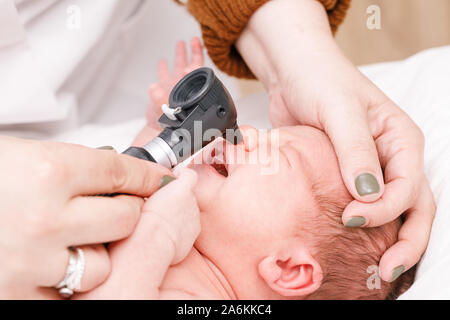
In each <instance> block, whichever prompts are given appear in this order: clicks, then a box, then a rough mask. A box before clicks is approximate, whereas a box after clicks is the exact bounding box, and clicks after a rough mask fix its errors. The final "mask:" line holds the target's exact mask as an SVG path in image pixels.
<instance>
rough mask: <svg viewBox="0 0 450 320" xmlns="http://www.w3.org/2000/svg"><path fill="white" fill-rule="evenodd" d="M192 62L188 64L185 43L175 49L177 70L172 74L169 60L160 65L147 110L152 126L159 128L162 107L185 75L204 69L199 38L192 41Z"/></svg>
mask: <svg viewBox="0 0 450 320" xmlns="http://www.w3.org/2000/svg"><path fill="white" fill-rule="evenodd" d="M191 52H192V54H191V61H190V62H189V63H188V59H187V53H186V44H185V42H184V41H180V42H178V43H177V47H176V49H175V69H174V70H173V73H170V71H169V66H168V63H167V60H165V59H164V60H161V61H160V62H159V65H158V82H157V83H154V84H152V85H150V87H149V89H148V91H149V94H150V105H149V107H148V110H147V122H148V124H149V125H150V126H155V125H156V126H157V122H158V119H159V117H160V116H161V114H162V111H161V106H162V105H163V104H168V102H169V95H170V92H171V91H172V89H173V87H174V86H175V85H176V84H177V83H178V81H180V80H181V79H182V78H183V77H184V76H185V75H187V74H188V73H190V72H192V71H194V70H195V69H198V68H201V67H203V62H204V56H203V46H202V43H201V42H200V40H199V39H198V38H193V39H192V40H191Z"/></svg>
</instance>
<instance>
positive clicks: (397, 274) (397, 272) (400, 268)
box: [389, 265, 405, 282]
mask: <svg viewBox="0 0 450 320" xmlns="http://www.w3.org/2000/svg"><path fill="white" fill-rule="evenodd" d="M404 271H405V266H403V265H399V266H398V267H395V268H394V270H392V278H391V281H389V282H393V281H395V280H396V279H397V278H398V277H400V276H401V274H402V273H403V272H404Z"/></svg>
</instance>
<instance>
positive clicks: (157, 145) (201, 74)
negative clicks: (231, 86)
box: [123, 68, 242, 169]
mask: <svg viewBox="0 0 450 320" xmlns="http://www.w3.org/2000/svg"><path fill="white" fill-rule="evenodd" d="M169 105H170V106H163V111H164V114H163V115H162V116H161V118H160V119H159V123H160V125H161V126H162V128H163V131H162V132H161V133H160V134H159V135H158V136H157V137H156V138H154V139H153V140H152V141H150V142H149V143H147V144H146V145H145V146H144V147H142V148H138V147H130V148H128V149H127V150H125V152H123V153H124V154H127V155H130V156H133V157H136V158H139V159H143V160H148V161H152V162H155V163H158V164H160V165H162V166H164V167H167V168H169V169H171V168H173V167H175V166H176V165H177V164H179V163H181V162H182V161H183V160H185V159H187V158H189V157H190V156H191V155H193V154H194V153H196V152H197V151H199V150H200V149H202V148H203V147H205V146H206V145H207V144H208V143H210V142H211V141H213V140H214V138H217V136H214V135H211V136H210V137H208V131H209V130H211V131H210V132H211V133H213V132H216V133H217V132H220V133H221V134H222V136H223V137H225V138H229V137H230V136H232V140H233V141H230V142H232V143H235V144H237V143H239V142H240V141H241V140H242V136H241V133H240V131H239V128H238V125H237V113H236V108H235V105H234V103H233V100H232V98H231V96H230V94H229V93H228V91H227V89H226V88H225V87H224V85H223V84H222V83H221V82H220V80H219V79H217V77H216V76H215V75H214V72H213V70H211V69H209V68H200V69H197V70H194V71H193V72H191V73H189V74H188V75H186V76H185V77H184V78H183V79H181V80H180V81H179V82H178V84H177V85H176V86H175V87H174V88H173V90H172V92H171V94H170V98H169ZM212 129H214V130H212ZM227 130H232V131H234V134H231V135H230V134H226V133H227ZM229 139H230V138H229Z"/></svg>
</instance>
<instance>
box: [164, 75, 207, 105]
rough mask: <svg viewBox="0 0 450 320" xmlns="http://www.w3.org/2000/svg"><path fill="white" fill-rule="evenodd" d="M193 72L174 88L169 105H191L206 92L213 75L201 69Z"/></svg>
mask: <svg viewBox="0 0 450 320" xmlns="http://www.w3.org/2000/svg"><path fill="white" fill-rule="evenodd" d="M195 72H196V73H191V74H190V75H189V76H188V77H185V78H184V79H182V80H181V81H180V82H179V83H178V84H177V85H176V86H175V88H174V89H173V92H172V94H171V101H170V103H171V104H174V105H179V104H182V105H186V106H190V104H191V103H194V101H195V100H196V99H198V98H200V96H202V95H203V94H205V93H206V92H207V91H208V87H209V86H210V85H211V84H212V82H213V80H214V79H213V77H212V75H213V74H211V72H210V71H206V70H203V69H198V70H197V71H195ZM208 81H209V82H208Z"/></svg>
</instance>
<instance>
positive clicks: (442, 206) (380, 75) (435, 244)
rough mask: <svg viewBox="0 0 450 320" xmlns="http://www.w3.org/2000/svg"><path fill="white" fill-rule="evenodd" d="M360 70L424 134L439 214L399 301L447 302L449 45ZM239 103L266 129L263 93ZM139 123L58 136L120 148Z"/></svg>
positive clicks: (243, 113) (248, 119)
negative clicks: (411, 280)
mask: <svg viewBox="0 0 450 320" xmlns="http://www.w3.org/2000/svg"><path fill="white" fill-rule="evenodd" d="M361 70H362V71H363V72H364V73H365V74H366V75H367V76H368V77H369V78H371V79H372V80H373V81H374V82H375V83H376V84H377V85H378V86H379V87H380V88H381V89H382V90H383V91H384V92H386V93H387V95H388V96H390V97H391V99H393V100H394V101H395V102H396V103H397V104H398V105H400V106H401V107H402V108H403V109H404V110H405V111H406V112H408V114H409V115H410V116H411V117H412V118H413V120H414V121H416V122H417V123H418V125H419V126H420V127H421V128H422V130H423V131H424V133H425V136H426V148H425V167H426V168H425V169H426V174H427V176H428V178H429V180H430V184H431V187H432V189H433V192H434V195H435V198H436V202H437V205H438V210H437V215H436V219H435V221H434V224H433V231H432V234H431V239H430V244H429V247H428V249H427V252H426V253H425V255H424V257H423V259H422V261H421V263H420V265H419V268H418V272H417V277H416V282H415V283H414V285H413V286H412V287H411V288H410V289H409V290H408V291H407V292H406V293H405V294H403V295H402V296H401V299H450V272H449V270H450V232H448V230H450V214H449V211H450V46H449V47H442V48H436V49H432V50H428V51H424V52H422V53H419V54H417V55H415V56H413V57H411V58H409V59H407V60H404V61H399V62H391V63H382V64H376V65H371V66H365V67H362V68H361ZM129 98H130V97H127V99H129ZM237 105H238V114H239V120H240V123H241V124H252V125H254V126H256V127H259V128H267V127H269V126H270V124H269V122H268V115H267V97H266V96H265V95H264V94H262V93H261V94H257V95H253V96H249V97H246V98H243V99H241V100H240V101H238V102H237ZM143 124H144V119H138V120H133V121H129V122H125V123H119V124H115V125H95V124H94V125H88V126H85V127H83V128H81V129H79V130H77V131H74V132H71V133H66V134H63V135H60V136H58V137H56V138H57V139H59V140H63V141H69V142H75V143H80V144H84V145H88V146H92V147H97V146H101V145H110V144H112V145H113V146H115V147H116V148H117V149H118V150H124V149H125V148H127V147H128V145H129V143H130V142H131V140H132V139H133V137H134V136H135V135H136V134H137V132H138V131H139V129H140V128H141V127H142V126H143Z"/></svg>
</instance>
